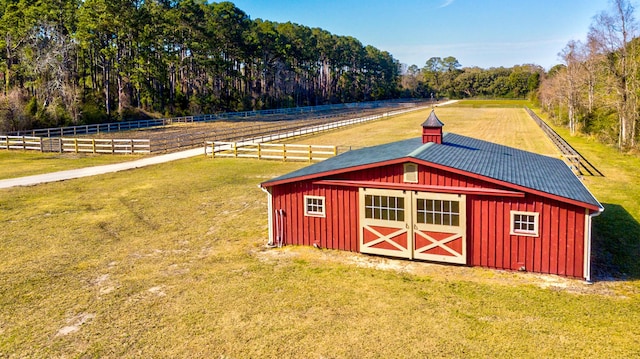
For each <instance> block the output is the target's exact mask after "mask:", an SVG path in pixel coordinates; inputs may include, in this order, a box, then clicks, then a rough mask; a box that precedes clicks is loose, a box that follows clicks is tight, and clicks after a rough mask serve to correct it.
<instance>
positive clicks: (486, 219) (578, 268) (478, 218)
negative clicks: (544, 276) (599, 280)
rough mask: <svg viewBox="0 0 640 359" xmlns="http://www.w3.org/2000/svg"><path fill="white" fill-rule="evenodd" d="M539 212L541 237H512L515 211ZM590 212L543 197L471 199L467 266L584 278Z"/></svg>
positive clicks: (468, 222)
mask: <svg viewBox="0 0 640 359" xmlns="http://www.w3.org/2000/svg"><path fill="white" fill-rule="evenodd" d="M512 210H513V211H526V212H538V213H540V217H539V226H540V233H539V236H538V237H528V236H512V235H510V211H512ZM584 226H585V210H584V208H580V207H577V206H572V205H567V204H564V203H560V202H557V201H553V200H549V199H546V198H543V197H538V196H533V195H527V196H526V197H525V198H502V197H483V196H468V197H467V228H468V229H467V232H468V234H469V238H468V241H467V243H468V245H469V247H468V252H467V253H468V261H467V262H468V263H469V264H470V265H473V266H482V267H489V268H497V269H510V270H519V269H521V268H524V269H526V270H527V271H532V272H539V273H551V274H559V275H564V276H569V277H578V278H583V277H584V273H583V271H584V235H585V233H584V228H585V227H584Z"/></svg>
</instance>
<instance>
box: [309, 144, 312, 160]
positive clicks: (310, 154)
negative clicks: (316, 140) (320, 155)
mask: <svg viewBox="0 0 640 359" xmlns="http://www.w3.org/2000/svg"><path fill="white" fill-rule="evenodd" d="M311 161H313V154H312V152H311V145H309V162H311Z"/></svg>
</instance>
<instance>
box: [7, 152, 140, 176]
mask: <svg viewBox="0 0 640 359" xmlns="http://www.w3.org/2000/svg"><path fill="white" fill-rule="evenodd" d="M138 158H140V156H138V155H136V156H132V155H128V156H126V155H117V156H114V155H88V154H69V153H65V154H61V153H42V152H36V151H7V150H0V179H7V178H16V177H24V176H31V175H37V174H42V173H49V172H56V171H64V170H70V169H76V168H83V167H89V166H99V165H106V164H111V163H119V162H124V161H131V160H134V159H138Z"/></svg>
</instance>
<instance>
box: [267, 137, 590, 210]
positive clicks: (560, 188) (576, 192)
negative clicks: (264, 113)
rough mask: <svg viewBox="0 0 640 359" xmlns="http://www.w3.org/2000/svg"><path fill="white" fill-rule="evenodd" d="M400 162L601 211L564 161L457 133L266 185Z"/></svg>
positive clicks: (365, 153) (338, 160)
mask: <svg viewBox="0 0 640 359" xmlns="http://www.w3.org/2000/svg"><path fill="white" fill-rule="evenodd" d="M402 158H407V159H411V158H415V159H417V160H421V161H426V162H430V163H433V164H437V165H441V166H445V167H449V168H452V169H457V170H461V171H465V172H469V173H473V174H477V175H481V176H484V177H488V178H492V179H495V180H499V181H502V182H507V183H511V184H514V185H518V186H522V187H526V188H530V189H533V190H538V191H541V192H545V193H549V194H552V195H557V196H560V197H563V198H568V199H572V200H576V201H579V202H582V203H587V204H591V205H594V206H597V207H600V208H601V207H602V206H601V205H600V203H599V202H598V201H597V200H596V199H595V198H594V197H593V195H592V194H591V193H590V192H589V190H588V189H587V188H586V187H585V186H584V184H583V183H582V182H581V181H580V180H579V179H578V178H577V177H576V176H575V174H574V173H573V172H572V171H571V169H570V168H569V167H568V166H567V165H566V164H565V163H564V162H563V161H562V160H560V159H557V158H552V157H548V156H543V155H539V154H536V153H531V152H527V151H523V150H519V149H516V148H512V147H507V146H502V145H499V144H495V143H491V142H487V141H482V140H478V139H474V138H471V137H466V136H461V135H456V134H453V133H444V135H443V140H442V144H437V143H426V144H423V143H422V140H421V138H413V139H409V140H404V141H398V142H393V143H388V144H384V145H379V146H373V147H367V148H363V149H360V150H354V151H349V152H346V153H343V154H341V155H339V156H336V157H332V158H329V159H327V160H325V161H323V162H320V163H317V164H314V165H311V166H308V167H305V168H302V169H300V170H297V171H294V172H291V173H288V174H285V175H283V176H280V177H277V178H274V179H272V180H270V181H267V182H265V183H263V186H265V187H268V186H269V183H270V182H280V181H283V180H285V181H286V180H293V179H295V178H299V177H321V176H322V173H325V172H335V171H341V172H346V171H348V170H349V168H354V167H359V166H364V165H372V164H376V163H383V162H387V161H391V160H397V159H402Z"/></svg>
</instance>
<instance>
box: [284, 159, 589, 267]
mask: <svg viewBox="0 0 640 359" xmlns="http://www.w3.org/2000/svg"><path fill="white" fill-rule="evenodd" d="M403 171H404V169H403V165H402V164H395V165H388V166H381V167H376V168H371V169H367V170H362V171H357V172H352V173H346V174H341V175H335V176H331V177H327V178H326V179H341V180H355V181H375V182H385V183H403ZM418 171H419V184H422V185H433V186H453V187H472V188H490V189H507V188H505V187H502V186H500V185H497V184H493V183H490V182H485V181H482V180H478V179H474V178H470V177H466V176H463V175H458V174H454V173H451V172H448V171H444V170H439V169H434V168H430V167H426V166H422V165H420V166H419V169H418ZM272 194H273V209H274V210H275V209H283V210H284V212H285V226H284V229H285V233H284V235H285V238H284V242H285V244H296V245H309V246H310V245H313V244H314V243H317V244H318V245H320V246H322V247H323V248H333V249H341V250H347V251H354V252H358V251H359V240H358V230H359V223H358V217H359V216H358V189H357V188H352V187H341V186H325V185H313V184H312V183H311V182H310V181H307V182H298V183H290V184H285V185H280V186H276V187H274V188H273V190H272ZM305 195H314V196H324V197H325V205H326V217H325V218H317V217H305V216H304V208H303V205H304V196H305ZM512 210H514V211H527V212H538V213H540V215H539V225H540V235H539V236H538V237H527V236H512V235H510V211H512ZM584 228H585V210H584V208H581V207H577V206H573V205H568V204H565V203H561V202H557V201H554V200H551V199H547V198H544V197H540V196H535V195H531V194H527V195H526V196H525V197H524V198H515V197H495V196H482V195H467V254H468V258H467V263H468V264H469V265H473V266H482V267H489V268H496V269H508V270H518V269H520V268H522V267H524V268H525V269H526V270H527V271H533V272H540V273H551V274H559V275H564V276H570V277H579V278H583V277H584V276H583V268H584V267H583V266H584V262H583V261H584V235H585V233H584ZM274 231H275V224H274Z"/></svg>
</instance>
